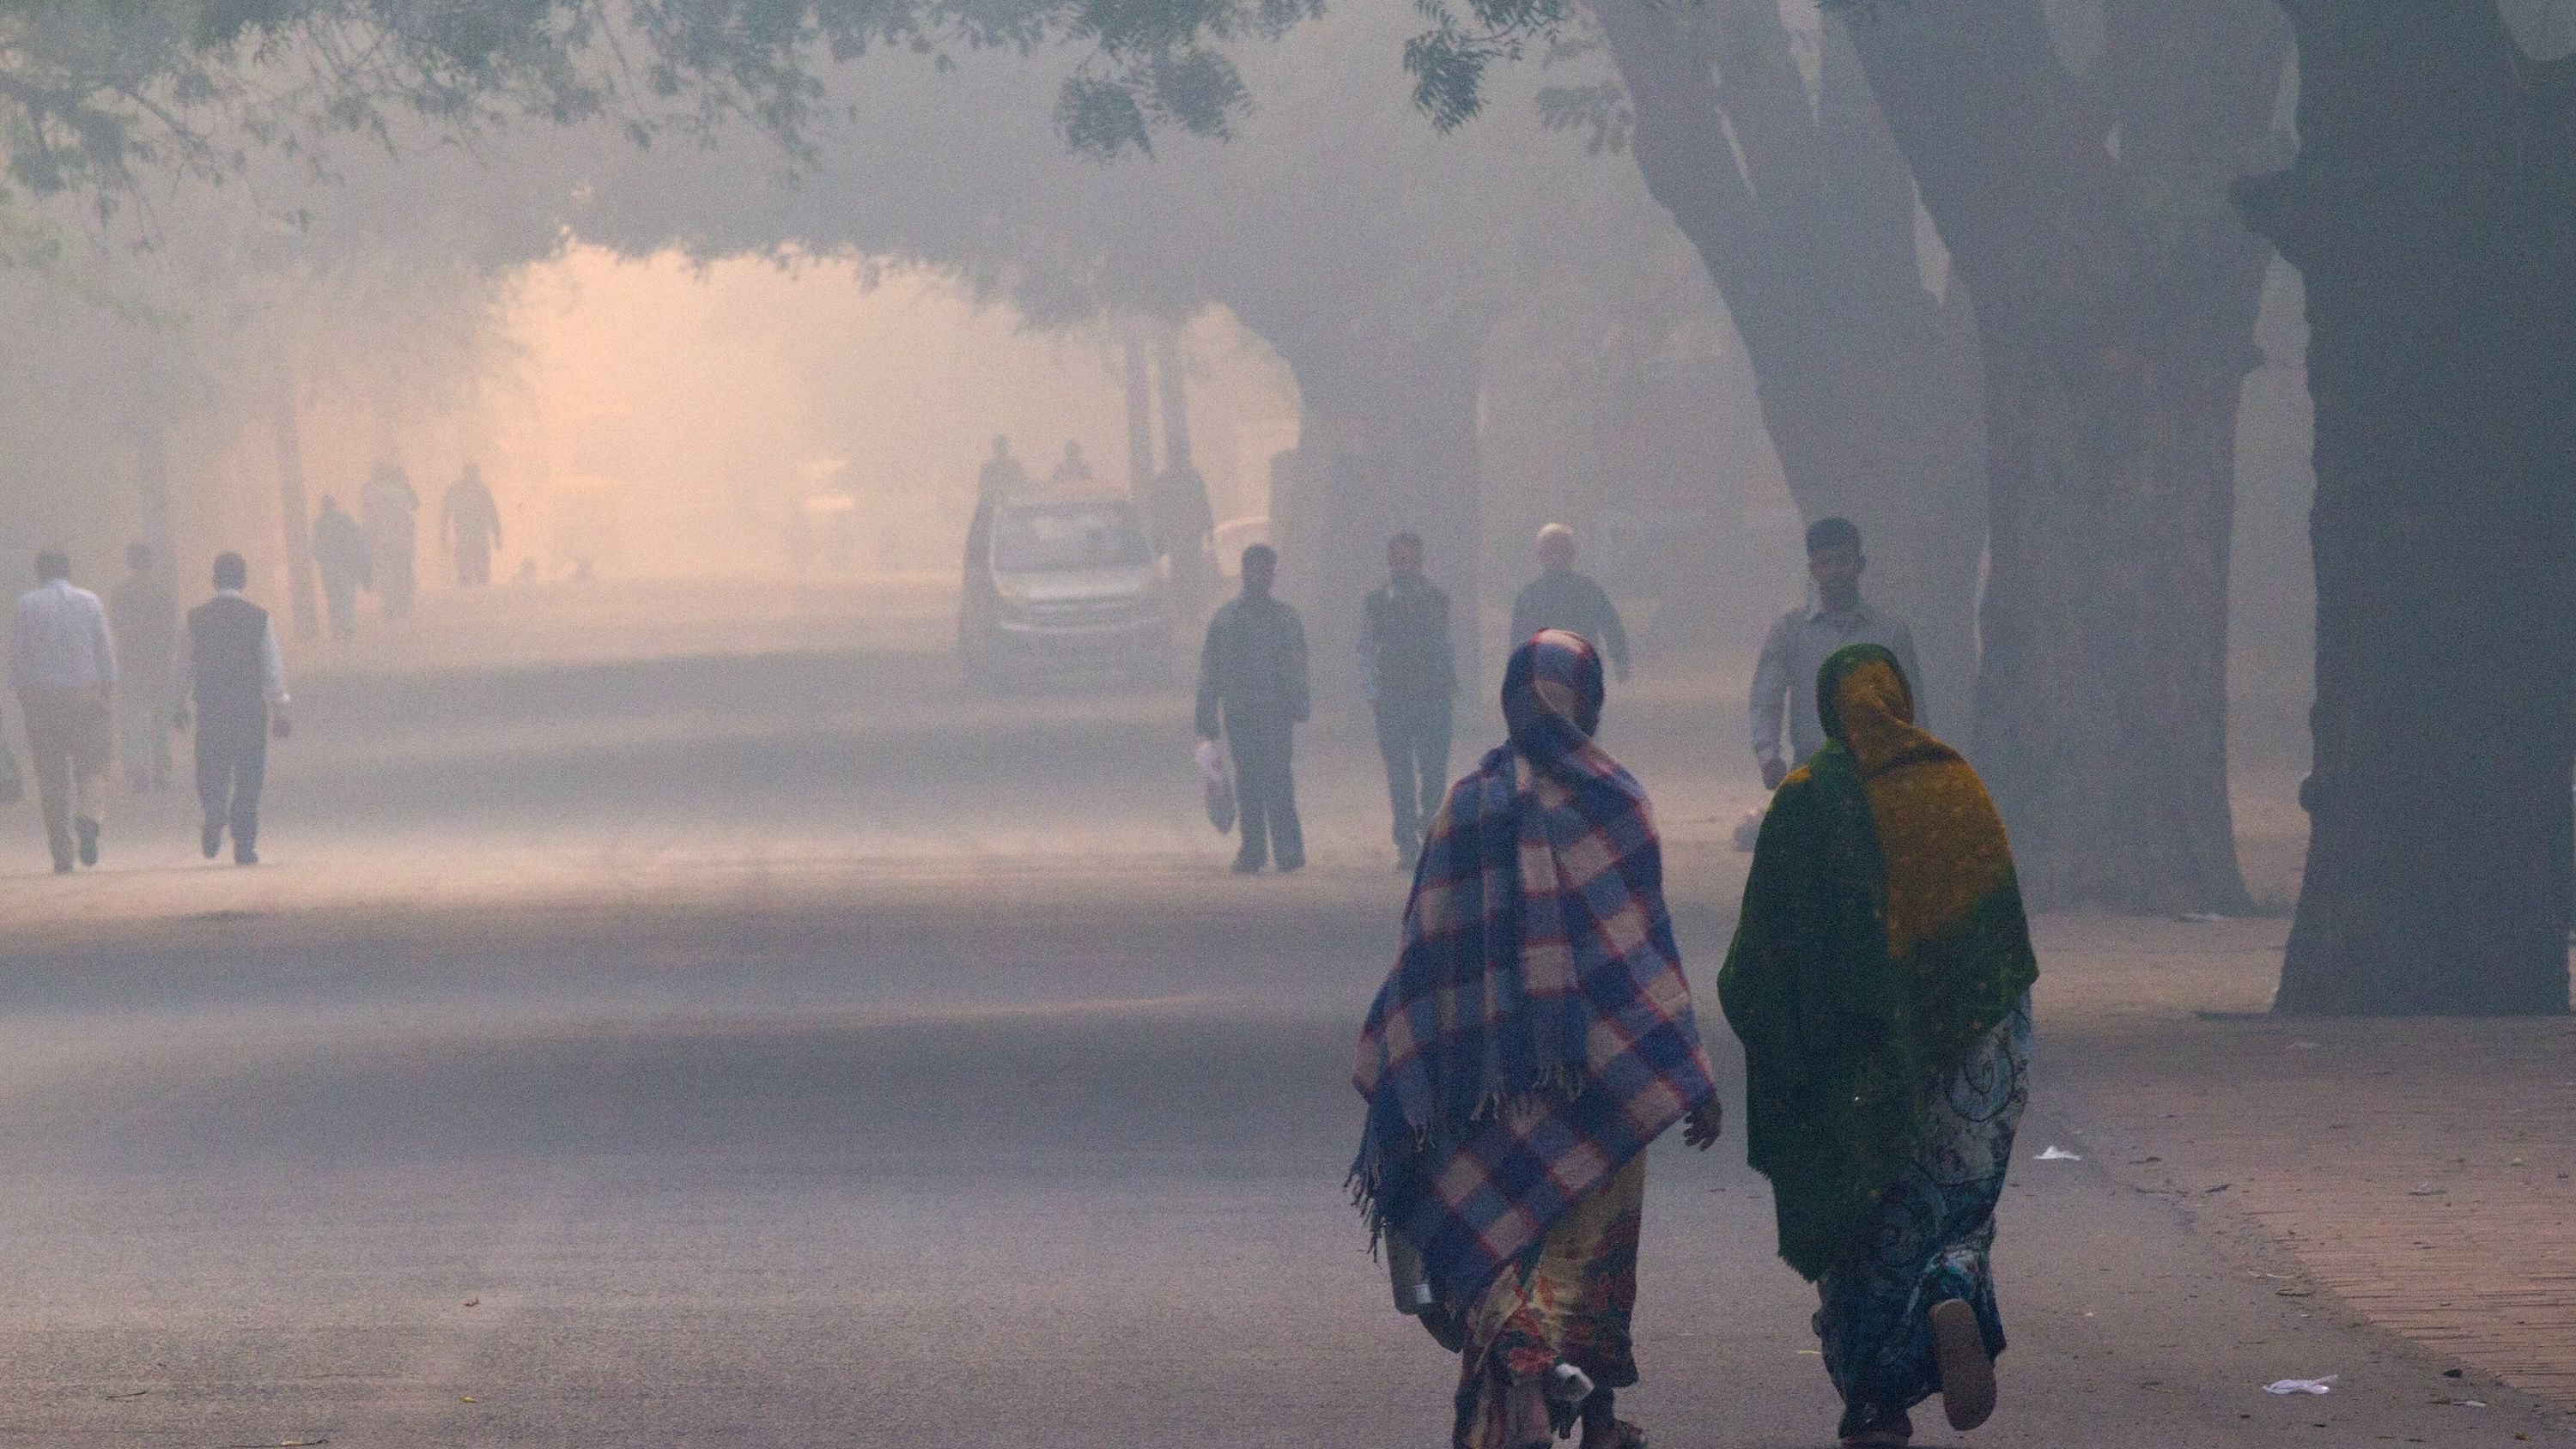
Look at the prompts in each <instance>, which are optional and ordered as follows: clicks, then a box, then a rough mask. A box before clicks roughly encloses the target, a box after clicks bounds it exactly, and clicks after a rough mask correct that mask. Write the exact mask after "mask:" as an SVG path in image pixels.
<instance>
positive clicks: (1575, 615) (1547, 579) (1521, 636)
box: [1512, 523, 1628, 683]
mask: <svg viewBox="0 0 2576 1449" xmlns="http://www.w3.org/2000/svg"><path fill="white" fill-rule="evenodd" d="M1538 563H1539V575H1538V577H1537V578H1535V579H1532V580H1530V583H1529V587H1527V588H1525V589H1523V590H1521V596H1520V597H1519V598H1517V599H1514V600H1513V601H1512V643H1513V645H1514V646H1515V647H1517V646H1519V645H1522V644H1526V643H1528V642H1529V641H1530V640H1531V639H1532V638H1534V637H1535V636H1537V635H1538V634H1539V633H1541V632H1542V631H1544V630H1548V629H1563V630H1565V631H1566V632H1568V633H1572V634H1580V635H1582V636H1583V637H1584V638H1586V639H1589V640H1591V641H1592V643H1593V646H1594V647H1595V648H1598V649H1599V650H1600V651H1601V653H1602V656H1603V657H1604V658H1607V659H1608V660H1609V661H1610V670H1611V673H1612V675H1613V676H1614V677H1615V678H1617V679H1619V680H1620V681H1621V682H1623V683H1624V682H1625V681H1626V680H1627V678H1628V626H1627V625H1625V624H1623V623H1621V622H1620V621H1619V608H1618V606H1617V605H1615V604H1613V603H1611V602H1610V596H1609V595H1608V594H1606V593H1604V592H1602V589H1601V586H1600V585H1599V584H1597V583H1594V582H1593V581H1592V579H1591V577H1590V576H1589V575H1585V574H1578V573H1576V572H1575V571H1574V530H1573V529H1570V528H1568V527H1566V526H1565V525H1564V524H1562V523H1551V524H1549V525H1548V526H1547V527H1545V528H1542V529H1540V530H1539V531H1538Z"/></svg>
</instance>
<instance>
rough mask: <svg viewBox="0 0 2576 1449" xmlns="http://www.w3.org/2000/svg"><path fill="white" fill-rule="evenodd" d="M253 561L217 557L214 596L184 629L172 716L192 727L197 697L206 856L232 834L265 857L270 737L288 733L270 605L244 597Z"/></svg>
mask: <svg viewBox="0 0 2576 1449" xmlns="http://www.w3.org/2000/svg"><path fill="white" fill-rule="evenodd" d="M249 582H250V568H249V566H248V565H246V564H245V563H243V562H242V556H241V555H240V554H237V553H228V554H225V555H223V556H222V557H220V558H218V559H216V560H215V596H214V597H213V598H211V599H208V600H207V601H206V602H204V603H202V604H199V605H198V606H197V607H195V608H193V609H190V610H189V611H188V628H187V631H186V632H185V633H184V634H182V635H181V636H180V640H179V662H178V670H177V675H176V682H177V687H178V691H179V701H180V702H179V707H178V709H177V711H176V712H175V713H174V714H173V716H172V720H171V722H172V723H173V724H176V725H177V726H178V727H179V728H181V729H186V728H187V727H188V723H189V720H188V705H189V703H190V702H191V701H193V702H194V703H195V704H196V726H197V801H198V803H199V804H201V805H203V806H204V807H205V810H206V816H205V828H204V830H203V831H202V832H201V833H200V834H199V836H198V841H197V843H198V846H199V848H201V849H202V850H203V851H204V852H205V855H206V859H208V860H212V859H214V858H215V853H216V852H217V851H219V850H221V849H223V846H224V831H225V829H226V828H227V827H230V829H231V830H232V835H233V863H234V864H236V865H257V864H259V792H260V787H261V786H262V785H264V784H265V783H266V782H267V779H268V737H269V733H270V730H271V728H272V722H271V711H272V710H274V711H275V716H274V725H273V727H274V729H275V731H276V733H277V735H278V737H279V738H281V739H282V738H284V737H285V735H286V731H287V723H286V703H287V700H286V660H285V657H284V655H282V654H281V653H280V652H279V651H278V647H277V630H276V629H275V628H274V627H273V626H272V625H271V624H270V623H269V621H268V611H267V610H266V609H263V608H261V607H260V606H259V605H257V604H254V603H252V602H251V601H250V600H248V599H246V598H244V597H242V589H243V587H244V586H245V585H247V584H248V583H249Z"/></svg>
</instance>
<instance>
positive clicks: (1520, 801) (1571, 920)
mask: <svg viewBox="0 0 2576 1449" xmlns="http://www.w3.org/2000/svg"><path fill="white" fill-rule="evenodd" d="M1601 698H1602V683H1601V661H1600V658H1599V656H1598V655H1597V654H1595V653H1594V652H1593V649H1592V647H1591V645H1590V644H1588V643H1587V642H1585V641H1584V640H1583V639H1582V638H1581V637H1580V636H1577V635H1573V634H1567V633H1562V632H1558V631H1549V632H1547V633H1543V634H1540V635H1538V636H1537V637H1535V638H1533V639H1532V640H1531V641H1530V642H1529V643H1527V644H1524V645H1522V646H1521V648H1520V649H1519V651H1517V652H1516V653H1514V655H1513V656H1512V663H1511V668H1510V670H1509V671H1508V672H1507V673H1506V675H1505V678H1504V682H1503V706H1504V715H1505V717H1506V719H1507V720H1509V721H1510V723H1511V726H1512V743H1510V744H1509V745H1505V746H1503V747H1501V748H1499V749H1496V750H1494V751H1493V752H1492V753H1490V754H1488V755H1486V756H1485V758H1484V760H1483V762H1482V763H1481V764H1479V765H1478V766H1477V768H1476V771H1475V773H1473V774H1471V775H1469V776H1467V777H1466V778H1465V779H1463V780H1460V781H1459V782H1458V783H1457V784H1456V785H1454V786H1452V787H1451V788H1450V791H1449V798H1448V801H1447V803H1446V804H1444V805H1443V806H1442V807H1441V809H1440V812H1439V814H1438V815H1437V817H1435V818H1434V820H1433V822H1432V825H1431V830H1430V839H1429V841H1428V843H1427V844H1426V845H1425V846H1424V848H1423V854H1422V862H1421V865H1420V866H1419V867H1418V869H1417V870H1416V872H1415V875H1414V881H1413V898H1412V901H1411V903H1410V905H1408V906H1407V908H1406V911H1405V922H1404V949H1403V953H1402V955H1401V956H1400V957H1399V958H1398V959H1397V961H1396V964H1395V969H1394V970H1393V971H1392V972H1391V973H1390V974H1389V975H1388V977H1387V980H1386V984H1385V985H1384V986H1382V987H1380V988H1379V990H1378V995H1377V1000H1376V1002H1375V1004H1374V1005H1372V1006H1371V1007H1370V1008H1369V1015H1368V1025H1367V1028H1366V1029H1365V1030H1364V1031H1363V1032H1362V1034H1361V1036H1360V1045H1359V1061H1358V1066H1357V1069H1356V1071H1355V1073H1354V1076H1353V1082H1354V1084H1355V1085H1356V1086H1357V1087H1358V1088H1359V1090H1360V1094H1361V1095H1362V1096H1364V1097H1366V1098H1367V1099H1368V1127H1367V1132H1366V1134H1365V1136H1364V1137H1363V1139H1362V1141H1361V1145H1360V1152H1359V1158H1358V1160H1357V1161H1356V1162H1355V1163H1354V1164H1353V1165H1352V1168H1351V1187H1352V1193H1353V1196H1354V1198H1355V1200H1356V1201H1357V1202H1358V1203H1359V1205H1360V1207H1361V1209H1362V1210H1363V1212H1365V1213H1366V1214H1367V1217H1368V1221H1369V1228H1370V1234H1371V1241H1372V1242H1374V1241H1375V1240H1376V1236H1377V1234H1379V1233H1382V1232H1394V1233H1398V1234H1400V1235H1401V1236H1402V1237H1403V1238H1404V1239H1405V1240H1406V1241H1407V1242H1409V1243H1411V1244H1412V1245H1413V1246H1414V1247H1416V1248H1417V1249H1419V1250H1420V1252H1421V1254H1422V1258H1423V1264H1424V1268H1425V1270H1426V1272H1427V1274H1428V1276H1429V1278H1430V1281H1431V1284H1432V1288H1433V1291H1434V1292H1435V1293H1436V1294H1437V1295H1438V1296H1439V1298H1440V1301H1441V1302H1442V1303H1444V1304H1446V1305H1449V1306H1451V1307H1454V1308H1463V1307H1465V1306H1467V1305H1469V1304H1472V1303H1474V1302H1475V1301H1476V1299H1477V1298H1478V1297H1479V1296H1480V1295H1481V1294H1482V1293H1483V1292H1484V1291H1485V1289H1486V1287H1487V1286H1488V1285H1489V1284H1491V1283H1492V1281H1493V1279H1494V1277H1495V1275H1496V1274H1498V1273H1499V1272H1501V1271H1502V1269H1503V1267H1504V1266H1505V1265H1506V1264H1508V1263H1509V1262H1510V1261H1511V1260H1512V1259H1513V1258H1514V1257H1515V1256H1517V1255H1519V1254H1521V1253H1523V1252H1526V1251H1529V1250H1531V1249H1533V1248H1535V1247H1536V1246H1537V1245H1538V1244H1539V1242H1540V1241H1541V1240H1542V1239H1544V1238H1545V1237H1546V1236H1547V1233H1548V1230H1549V1229H1550V1228H1551V1227H1553V1226H1554V1225H1555V1224H1556V1222H1557V1220H1558V1219H1560V1218H1562V1217H1563V1216H1564V1215H1565V1214H1566V1212H1567V1211H1569V1210H1570V1209H1571V1208H1572V1207H1573V1206H1574V1205H1575V1204H1576V1203H1578V1202H1580V1201H1581V1200H1582V1199H1583V1198H1584V1197H1585V1196H1587V1195H1588V1194H1590V1193H1591V1192H1593V1191H1594V1190H1595V1189H1597V1188H1599V1187H1600V1186H1601V1185H1602V1184H1603V1183H1605V1182H1607V1181H1608V1180H1609V1179H1610V1177H1611V1175H1612V1174H1613V1173H1616V1172H1617V1171H1618V1170H1619V1169H1620V1168H1621V1167H1623V1166H1625V1165H1627V1163H1628V1160H1629V1159H1630V1158H1632V1157H1634V1156H1635V1155H1636V1154H1637V1153H1639V1152H1641V1151H1643V1150H1644V1149H1645V1147H1646V1144H1648V1143H1649V1142H1652V1141H1653V1140H1654V1139H1655V1137H1656V1136H1657V1135H1659V1134H1660V1133H1662V1132H1663V1131H1664V1129H1666V1128H1668V1127H1670V1126H1671V1125H1672V1124H1673V1123H1674V1122H1676V1121H1679V1120H1680V1119H1681V1118H1682V1117H1683V1116H1684V1115H1685V1114H1686V1113H1688V1112H1689V1111H1690V1110H1691V1109H1692V1108H1693V1107H1696V1106H1697V1105H1699V1104H1700V1103H1701V1102H1703V1101H1705V1100H1707V1099H1708V1098H1709V1097H1711V1096H1713V1095H1715V1093H1716V1090H1717V1088H1716V1085H1715V1082H1714V1080H1713V1079H1712V1076H1711V1074H1710V1070H1709V1065H1708V1057H1707V1054H1706V1052H1705V1051H1704V1050H1703V1049H1702V1048H1701V1045H1700V1037H1699V1026H1698V1023H1697V1021H1696V1020H1695V1019H1694V1017H1693V1016H1692V1014H1691V998H1690V986H1689V984H1688V983H1687V982H1686V981H1685V980H1684V979H1683V977H1682V972H1681V960H1680V955H1679V952H1678V951H1677V950H1676V949H1675V947H1674V945H1673V932H1672V920H1671V917H1670V915H1669V914H1668V913H1667V911H1666V910H1665V906H1664V894H1663V856H1662V852H1661V850H1660V848H1659V847H1658V845H1657V843H1656V838H1655V828H1654V821H1653V818H1652V816H1651V814H1650V812H1649V811H1648V808H1647V804H1646V795H1645V791H1644V790H1643V789H1642V788H1641V787H1640V786H1639V785H1638V784H1637V782H1636V780H1635V779H1634V778H1633V777H1632V776H1630V775H1629V773H1628V772H1627V771H1626V770H1625V769H1622V768H1621V767H1620V766H1619V764H1618V762H1617V761H1615V760H1613V759H1611V758H1610V756H1609V755H1608V754H1607V753H1606V752H1604V751H1603V750H1602V749H1601V747H1600V746H1599V745H1597V744H1595V743H1594V742H1593V741H1592V739H1591V736H1590V726H1591V724H1592V723H1593V722H1594V721H1596V720H1597V719H1598V716H1599V710H1600V703H1601Z"/></svg>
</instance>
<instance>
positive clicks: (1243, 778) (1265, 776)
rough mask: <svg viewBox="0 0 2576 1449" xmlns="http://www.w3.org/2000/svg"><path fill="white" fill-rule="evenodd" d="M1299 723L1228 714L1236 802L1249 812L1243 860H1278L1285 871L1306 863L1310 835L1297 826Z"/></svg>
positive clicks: (1278, 716)
mask: <svg viewBox="0 0 2576 1449" xmlns="http://www.w3.org/2000/svg"><path fill="white" fill-rule="evenodd" d="M1296 728H1297V726H1296V722H1295V721H1293V720H1291V719H1290V718H1288V716H1287V715H1286V714H1285V713H1284V712H1283V713H1275V714H1274V713H1269V712H1261V713H1254V712H1250V711H1246V712H1244V713H1241V714H1238V713H1236V712H1234V711H1232V710H1228V711H1227V712H1226V716H1225V742H1226V746H1227V748H1229V749H1230V750H1232V751H1233V753H1234V796H1235V801H1236V804H1237V805H1238V807H1239V808H1240V809H1241V810H1242V812H1243V850H1242V854H1241V858H1242V859H1243V860H1245V861H1248V862H1250V863H1252V864H1254V865H1259V864H1261V863H1262V862H1263V861H1264V860H1265V859H1267V860H1276V861H1277V862H1278V865H1279V868H1280V869H1281V870H1295V869H1296V868H1297V867H1299V866H1301V865H1304V864H1305V863H1306V832H1305V830H1304V829H1303V828H1302V827H1300V826H1299V825H1298V823H1297V776H1296V772H1295V769H1294V760H1293V758H1292V757H1293V754H1294V742H1295V732H1296Z"/></svg>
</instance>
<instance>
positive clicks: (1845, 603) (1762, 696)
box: [1752, 518, 1932, 790]
mask: <svg viewBox="0 0 2576 1449" xmlns="http://www.w3.org/2000/svg"><path fill="white" fill-rule="evenodd" d="M1868 567H1869V560H1868V559H1867V558H1866V557H1864V556H1863V555H1862V553H1861V549H1860V529H1859V528H1858V527H1857V526H1856V525H1854V524H1853V523H1852V521H1851V520H1850V519H1848V518H1819V519H1817V520H1816V522H1815V524H1814V525H1813V526H1812V527H1810V528H1809V529H1808V530H1807V577H1809V578H1811V579H1813V580H1815V583H1816V602H1815V603H1813V604H1801V605H1799V606H1798V607H1797V608H1794V609H1791V610H1790V611H1789V612H1788V613H1786V614H1783V615H1781V616H1780V622H1778V623H1776V624H1773V625H1772V626H1771V634H1770V637H1769V638H1767V639H1765V640H1763V642H1762V662H1761V663H1760V664H1758V665H1756V666H1755V668H1754V670H1753V701H1752V716H1753V757H1754V759H1755V760H1757V761H1759V762H1760V763H1761V766H1762V788H1764V789H1766V790H1777V789H1779V788H1780V782H1781V781H1782V780H1785V779H1787V778H1788V776H1789V771H1790V770H1791V769H1793V768H1795V767H1796V766H1799V765H1803V764H1805V763H1807V760H1808V757H1810V756H1812V755H1814V754H1815V753H1816V751H1818V750H1821V749H1823V748H1824V747H1825V726H1824V721H1823V720H1822V718H1820V717H1819V716H1818V714H1817V712H1816V671H1817V670H1819V669H1822V668H1823V667H1824V665H1825V661H1826V660H1827V659H1830V658H1832V657H1833V654H1834V651H1836V650H1838V649H1842V648H1845V647H1847V646H1849V645H1853V644H1876V645H1878V646H1879V647H1880V648H1882V649H1885V650H1887V651H1888V652H1889V653H1891V654H1893V655H1895V656H1896V663H1897V667H1898V668H1899V669H1900V670H1902V671H1903V672H1904V674H1905V677H1906V679H1907V680H1908V681H1909V682H1912V681H1920V680H1921V679H1922V678H1923V670H1922V667H1921V666H1920V665H1918V664H1917V663H1916V662H1915V659H1914V631H1913V630H1911V629H1908V628H1906V627H1905V621H1904V620H1902V619H1897V618H1894V617H1891V616H1889V615H1886V614H1882V613H1880V612H1879V611H1877V610H1876V609H1873V608H1871V607H1870V606H1869V605H1867V604H1865V603H1863V602H1861V597H1860V576H1861V574H1862V573H1863V572H1864V571H1866V570H1867V569H1868ZM1914 691H1915V695H1914V697H1915V716H1914V722H1915V723H1916V724H1917V725H1919V726H1921V727H1922V728H1924V729H1930V728H1931V727H1932V720H1931V712H1930V711H1929V710H1927V709H1924V708H1923V706H1922V697H1923V696H1922V686H1921V685H1920V683H1915V684H1914ZM1784 714H1785V715H1786V716H1787V724H1788V734H1789V747H1790V749H1791V750H1792V751H1794V754H1792V755H1783V754H1782V753H1781V750H1780V733H1781V724H1782V716H1783V715H1784Z"/></svg>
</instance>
